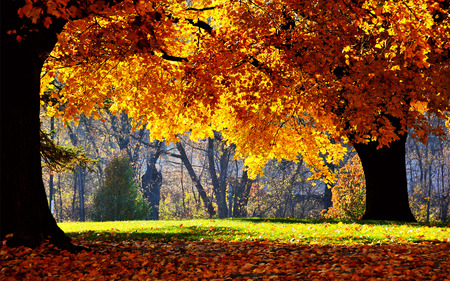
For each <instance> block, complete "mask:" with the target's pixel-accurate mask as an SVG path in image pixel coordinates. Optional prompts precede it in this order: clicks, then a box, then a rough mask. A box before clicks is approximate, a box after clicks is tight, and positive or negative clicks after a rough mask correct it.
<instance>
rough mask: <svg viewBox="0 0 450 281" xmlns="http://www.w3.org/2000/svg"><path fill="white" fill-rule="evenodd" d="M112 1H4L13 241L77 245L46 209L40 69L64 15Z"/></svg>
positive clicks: (5, 224)
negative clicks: (40, 118)
mask: <svg viewBox="0 0 450 281" xmlns="http://www.w3.org/2000/svg"><path fill="white" fill-rule="evenodd" d="M113 3H114V1H98V2H97V1H95V0H94V1H90V0H87V1H77V2H76V3H70V4H67V2H61V3H58V4H60V5H55V4H56V3H55V2H53V1H36V2H34V1H29V0H26V1H8V2H6V3H3V2H2V7H1V46H2V48H1V58H2V63H1V75H2V83H1V93H2V95H1V119H0V120H1V135H2V141H1V151H2V153H1V174H2V177H1V204H0V205H1V207H0V208H1V228H0V237H1V238H4V237H5V236H6V235H7V234H11V233H13V234H14V235H13V237H12V238H10V239H9V240H8V244H9V245H11V246H13V245H27V246H36V245H38V244H39V243H40V242H41V241H42V239H47V238H48V239H50V240H51V242H52V243H54V244H56V245H58V246H60V247H65V248H69V249H74V248H75V247H73V246H72V244H71V243H70V239H69V238H68V237H67V236H66V235H65V234H64V232H63V231H62V230H61V229H60V228H59V227H58V226H57V224H56V221H55V219H54V218H53V216H52V214H51V213H50V210H49V207H48V203H47V198H46V194H45V189H44V185H43V181H42V171H41V159H40V149H39V143H40V141H39V133H40V131H39V130H40V122H39V104H40V103H39V92H40V74H41V70H42V66H43V65H44V62H45V60H46V58H47V57H48V55H49V54H50V52H51V51H52V49H53V48H54V46H55V44H56V42H57V34H58V33H60V32H61V31H62V29H63V27H64V25H65V23H66V22H67V21H68V20H70V19H76V18H80V17H85V16H86V15H88V14H91V13H94V12H101V11H102V10H103V9H105V8H106V7H107V5H109V4H113ZM66 5H70V6H66ZM23 81H26V83H24V82H23Z"/></svg>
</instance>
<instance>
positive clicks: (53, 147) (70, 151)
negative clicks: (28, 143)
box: [40, 130, 97, 173]
mask: <svg viewBox="0 0 450 281" xmlns="http://www.w3.org/2000/svg"><path fill="white" fill-rule="evenodd" d="M51 134H52V133H51V132H50V133H47V132H45V131H43V130H41V131H40V145H41V156H42V160H43V167H46V168H48V169H49V170H51V171H52V172H57V173H58V172H63V171H68V170H75V169H76V168H78V167H81V168H89V167H90V166H92V165H94V164H95V163H97V160H94V159H91V158H89V157H88V156H87V155H86V153H85V152H84V151H83V149H82V148H79V147H71V146H61V145H58V144H56V143H55V142H54V140H52V139H51V137H50V136H51Z"/></svg>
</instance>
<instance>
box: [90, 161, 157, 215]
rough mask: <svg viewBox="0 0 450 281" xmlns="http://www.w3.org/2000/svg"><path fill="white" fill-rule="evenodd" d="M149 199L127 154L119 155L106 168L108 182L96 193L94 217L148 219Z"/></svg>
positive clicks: (105, 181)
mask: <svg viewBox="0 0 450 281" xmlns="http://www.w3.org/2000/svg"><path fill="white" fill-rule="evenodd" d="M149 213H150V207H149V206H148V203H146V202H145V201H144V198H143V197H142V194H141V193H140V192H139V191H138V187H137V185H136V183H135V182H134V180H133V168H132V167H131V165H130V162H129V158H128V156H127V155H116V156H114V157H113V159H112V160H111V161H110V162H109V163H108V165H107V166H106V168H105V178H104V183H103V184H102V186H101V187H100V188H99V189H98V191H97V193H96V194H95V195H94V206H93V210H92V213H91V217H92V219H93V220H95V221H119V220H139V219H145V218H146V217H148V215H149Z"/></svg>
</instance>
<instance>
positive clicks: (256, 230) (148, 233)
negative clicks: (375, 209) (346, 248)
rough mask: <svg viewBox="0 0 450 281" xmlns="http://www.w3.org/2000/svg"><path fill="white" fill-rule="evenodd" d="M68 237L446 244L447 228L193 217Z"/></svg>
mask: <svg viewBox="0 0 450 281" xmlns="http://www.w3.org/2000/svg"><path fill="white" fill-rule="evenodd" d="M59 226H60V227H61V228H62V229H63V230H64V231H65V232H66V233H67V234H68V235H69V236H71V237H73V238H83V239H88V240H100V241H123V240H145V239H147V240H151V241H161V242H168V241H177V240H191V241H197V240H205V239H206V240H212V241H264V240H265V241H272V242H286V243H303V244H308V243H311V244H391V243H419V242H423V241H435V242H450V228H449V226H450V225H449V224H435V225H430V224H423V223H412V224H406V223H391V222H378V221H369V222H367V221H364V222H362V221H358V222H339V221H333V220H298V219H213V220H210V219H197V220H171V221H115V222H66V223H60V224H59Z"/></svg>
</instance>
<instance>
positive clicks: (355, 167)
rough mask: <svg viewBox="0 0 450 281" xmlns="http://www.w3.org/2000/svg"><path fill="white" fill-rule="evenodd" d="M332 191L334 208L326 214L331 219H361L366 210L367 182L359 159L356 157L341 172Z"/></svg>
mask: <svg viewBox="0 0 450 281" xmlns="http://www.w3.org/2000/svg"><path fill="white" fill-rule="evenodd" d="M338 178H339V179H338V181H337V183H336V185H335V186H334V187H333V188H332V189H331V190H332V193H333V197H332V199H331V200H332V201H333V206H332V207H331V208H329V209H328V211H327V212H326V213H325V214H324V217H325V218H329V219H360V218H361V217H362V215H363V214H364V211H365V208H366V182H365V178H364V171H363V168H362V165H361V161H360V160H359V157H358V156H357V155H355V156H354V157H353V158H352V159H351V160H350V161H349V162H348V163H347V164H346V165H345V166H344V167H342V168H341V169H340V170H339V174H338Z"/></svg>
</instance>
